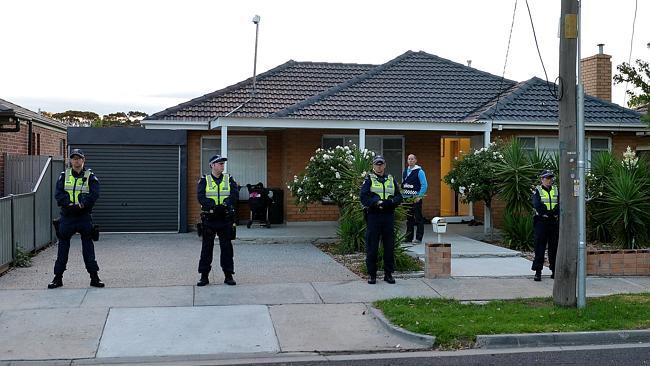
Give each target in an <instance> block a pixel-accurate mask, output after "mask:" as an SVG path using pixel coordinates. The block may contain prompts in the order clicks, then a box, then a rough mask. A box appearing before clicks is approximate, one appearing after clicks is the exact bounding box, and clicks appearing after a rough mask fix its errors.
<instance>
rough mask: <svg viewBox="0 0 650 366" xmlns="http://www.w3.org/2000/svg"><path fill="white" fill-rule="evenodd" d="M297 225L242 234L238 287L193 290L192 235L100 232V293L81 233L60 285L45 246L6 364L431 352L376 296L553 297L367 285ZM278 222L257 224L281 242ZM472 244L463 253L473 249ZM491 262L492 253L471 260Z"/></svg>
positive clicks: (25, 290) (436, 283) (216, 281)
mask: <svg viewBox="0 0 650 366" xmlns="http://www.w3.org/2000/svg"><path fill="white" fill-rule="evenodd" d="M304 227H307V229H304ZM301 228H302V229H301V230H304V233H306V234H310V235H311V236H309V237H308V236H307V235H305V234H303V235H304V236H303V239H302V240H303V242H302V243H300V239H299V238H297V237H296V239H290V240H295V241H293V243H292V244H261V243H262V242H263V240H262V239H261V238H262V237H261V236H257V237H256V236H255V235H253V233H254V231H255V230H257V229H251V231H250V232H248V233H246V234H247V235H251V236H249V237H246V236H245V235H244V233H243V232H245V231H246V230H242V231H243V232H242V233H241V235H240V238H242V239H240V240H238V241H237V243H236V245H235V253H236V254H235V266H236V272H237V273H236V275H235V278H236V280H237V281H238V285H237V286H234V287H231V286H226V285H224V284H223V283H222V281H223V278H222V276H221V274H220V271H218V270H215V271H213V273H212V277H211V281H212V283H211V284H210V285H209V286H206V287H196V286H194V283H195V282H196V280H197V274H196V265H197V263H196V262H197V261H198V254H199V251H200V242H199V241H198V238H196V236H194V234H168V235H163V234H155V235H142V234H141V235H118V234H113V235H104V236H103V237H102V240H101V241H100V242H98V243H97V258H98V260H99V264H100V267H101V272H100V275H101V277H102V279H103V280H105V282H106V283H107V286H108V287H107V288H104V289H95V288H88V278H87V274H86V273H85V271H84V269H83V261H82V259H81V248H80V243H79V240H78V237H76V238H75V239H74V240H73V247H72V248H71V253H70V262H69V266H68V271H67V272H66V275H65V277H64V283H65V286H64V287H63V288H60V289H56V290H47V289H45V286H46V285H47V283H48V282H49V281H50V280H51V271H52V265H53V262H54V257H55V254H56V246H53V247H50V248H47V249H46V250H44V251H43V252H41V253H40V254H38V255H37V256H36V257H35V258H34V260H33V266H32V267H29V268H18V269H15V270H12V271H10V272H9V273H7V274H5V275H4V276H2V277H0V365H6V364H11V363H12V362H14V361H18V360H47V361H44V362H46V363H47V364H57V362H58V361H54V360H60V362H61V364H70V360H75V361H74V362H75V364H101V363H117V362H127V361H128V362H142V363H146V362H153V361H156V360H185V359H201V358H205V359H238V360H242V359H244V358H246V359H249V358H265V357H267V358H268V357H275V359H279V357H289V356H295V355H302V356H310V355H322V354H331V353H335V354H339V353H350V352H352V353H362V352H363V353H367V352H390V351H401V350H430V349H431V339H426V338H422V337H420V338H418V337H413V336H410V335H408V334H403V333H401V332H398V331H395V330H394V329H392V328H390V327H387V326H386V324H384V323H383V322H382V321H381V320H380V319H379V317H377V316H376V315H373V312H372V311H371V309H369V304H371V303H372V302H373V301H375V300H379V299H387V298H395V297H405V296H408V297H431V298H438V297H446V298H455V299H459V300H490V299H509V298H518V297H537V296H551V295H552V284H553V283H552V280H550V279H549V278H548V277H545V278H544V279H543V281H542V282H534V281H532V279H531V276H530V271H528V273H527V274H526V276H516V275H515V276H512V275H511V276H488V277H473V276H454V277H452V278H449V279H435V280H430V279H424V278H410V279H398V280H397V283H396V284H395V285H389V284H387V283H384V282H382V281H380V282H379V283H378V284H377V285H374V286H373V285H368V284H367V283H366V282H365V279H361V278H359V277H358V276H356V275H355V274H354V273H352V272H350V271H349V270H347V269H346V268H345V267H343V266H341V265H340V264H338V263H336V262H335V261H333V260H332V259H331V258H330V257H329V256H327V255H326V254H324V253H322V252H321V251H320V250H318V249H317V248H315V247H314V246H313V245H312V244H311V242H312V241H314V240H326V239H327V235H323V236H322V237H319V236H318V235H314V233H318V232H323V233H331V227H330V226H328V227H327V228H323V227H320V228H319V227H318V226H316V227H309V226H308V225H307V226H301ZM275 229H278V230H275ZM279 229H281V228H272V229H259V230H267V231H265V233H268V235H273V242H279V241H281V238H282V235H281V234H282V231H281V230H279ZM282 229H283V230H285V232H286V234H285V235H287V236H289V235H291V230H288V229H287V228H286V227H285V228H282ZM328 230H330V231H328ZM467 243H470V244H471V242H470V241H468V242H467ZM470 244H468V250H474V251H476V250H477V248H476V247H473V248H472V247H471V245H470ZM482 244H485V243H480V244H477V245H482ZM453 245H454V243H453V242H452V248H453ZM485 245H488V244H485ZM217 247H218V246H217ZM487 249H491V250H499V249H496V248H487ZM487 249H485V250H487ZM461 252H462V251H461ZM457 254H459V255H462V253H457ZM215 258H218V249H216V248H215ZM491 258H492V259H493V258H497V256H494V257H481V256H477V257H475V258H473V259H476V260H481V259H484V260H485V259H491ZM506 258H516V257H506ZM458 259H463V258H462V257H455V258H452V267H453V266H454V265H455V264H454V261H455V260H458ZM467 259H471V258H467ZM519 259H522V260H525V259H524V258H521V257H519ZM459 266H460V267H462V265H459ZM587 284H588V288H587V294H588V296H602V295H608V294H614V293H637V292H649V291H650V278H647V277H625V278H588V280H587ZM267 361H268V359H267Z"/></svg>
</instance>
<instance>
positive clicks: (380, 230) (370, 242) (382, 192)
mask: <svg viewBox="0 0 650 366" xmlns="http://www.w3.org/2000/svg"><path fill="white" fill-rule="evenodd" d="M378 158H380V159H381V160H382V162H383V158H381V157H375V159H374V160H373V163H374V162H376V161H377V160H378ZM373 185H374V187H375V188H374V189H373ZM380 187H381V188H380ZM391 190H392V194H390V191H391ZM360 198H361V204H362V205H363V207H364V208H365V209H366V212H367V230H366V267H367V268H368V274H369V275H370V279H369V280H368V283H371V284H374V283H375V278H376V277H377V251H378V250H379V240H380V239H381V240H382V242H383V243H384V280H385V281H386V282H389V283H395V280H394V279H393V277H392V273H393V272H394V271H395V254H394V249H395V233H394V223H395V208H396V207H397V206H399V204H400V203H401V202H402V195H401V194H400V190H399V185H398V184H397V181H396V180H395V178H393V176H391V175H387V174H384V175H382V176H378V175H376V174H375V173H374V171H373V172H371V173H369V174H368V175H367V176H366V179H365V181H364V182H363V185H362V186H361V193H360Z"/></svg>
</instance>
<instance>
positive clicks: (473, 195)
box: [444, 142, 503, 233]
mask: <svg viewBox="0 0 650 366" xmlns="http://www.w3.org/2000/svg"><path fill="white" fill-rule="evenodd" d="M502 159H503V155H502V154H501V152H500V151H499V147H498V146H497V144H496V143H494V142H493V143H491V144H490V146H488V147H484V148H481V149H479V150H476V151H474V153H472V154H467V155H465V156H464V157H463V158H462V159H461V160H455V161H454V164H453V167H452V169H451V170H450V171H449V173H448V174H447V175H446V176H445V178H444V180H445V183H447V185H449V187H450V188H451V189H453V190H454V191H455V192H457V193H458V194H459V196H460V199H461V200H462V201H463V202H465V203H470V202H480V201H482V202H483V203H484V204H485V209H486V210H488V213H489V215H488V217H489V219H490V221H492V217H491V214H492V198H493V197H494V196H495V195H496V194H497V177H496V172H495V168H496V163H497V162H499V161H501V160H502ZM490 224H491V223H490ZM490 228H492V225H490ZM491 232H492V231H490V233H491Z"/></svg>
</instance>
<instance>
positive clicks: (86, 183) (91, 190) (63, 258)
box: [48, 149, 104, 288]
mask: <svg viewBox="0 0 650 366" xmlns="http://www.w3.org/2000/svg"><path fill="white" fill-rule="evenodd" d="M75 155H78V156H80V157H81V158H84V155H83V152H82V151H81V150H80V149H73V150H72V151H71V153H70V157H71V158H72V157H73V156H75ZM55 198H56V202H57V204H58V205H59V207H61V217H60V219H59V229H58V238H59V246H58V253H57V258H56V262H55V264H54V276H55V278H54V280H53V281H52V283H50V284H49V285H48V287H49V288H56V287H60V286H62V285H63V282H62V281H61V278H62V277H63V272H64V271H65V270H66V265H67V263H68V253H69V252H70V239H71V238H72V236H73V235H74V234H75V233H79V234H80V235H81V248H82V249H81V250H82V254H83V259H84V263H85V265H86V270H87V271H88V273H89V274H90V278H91V282H90V285H91V286H95V287H104V283H102V282H101V281H100V280H99V277H98V275H97V272H98V271H99V266H98V265H97V261H96V260H95V246H94V244H93V240H92V234H93V233H92V231H93V223H92V217H91V213H92V209H93V206H94V205H95V202H96V201H97V199H98V198H99V179H97V177H96V176H95V174H94V173H93V172H92V171H90V170H89V169H86V168H85V167H84V168H83V169H82V171H81V172H79V173H77V172H75V171H74V170H73V169H72V168H67V169H66V170H65V171H64V172H61V175H60V176H59V180H58V181H57V182H56V193H55ZM79 204H81V205H83V208H82V207H80V205H79Z"/></svg>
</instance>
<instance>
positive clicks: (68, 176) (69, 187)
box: [63, 168, 92, 204]
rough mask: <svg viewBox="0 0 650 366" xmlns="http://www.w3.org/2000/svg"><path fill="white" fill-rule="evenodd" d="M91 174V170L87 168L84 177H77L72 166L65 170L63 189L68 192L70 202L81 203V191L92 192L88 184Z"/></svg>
mask: <svg viewBox="0 0 650 366" xmlns="http://www.w3.org/2000/svg"><path fill="white" fill-rule="evenodd" d="M91 174H92V173H91V171H90V170H86V171H84V175H83V177H80V178H75V177H74V175H72V169H71V168H68V169H66V170H65V178H64V179H65V180H64V182H63V189H64V190H65V191H66V192H68V195H69V196H70V202H72V203H73V204H76V203H79V193H88V192H90V188H89V186H88V184H89V183H90V175H91Z"/></svg>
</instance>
